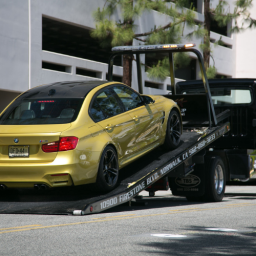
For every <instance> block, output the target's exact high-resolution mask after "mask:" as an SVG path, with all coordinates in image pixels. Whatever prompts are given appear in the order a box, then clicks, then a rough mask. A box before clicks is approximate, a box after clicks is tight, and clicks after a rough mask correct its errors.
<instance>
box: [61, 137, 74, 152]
mask: <svg viewBox="0 0 256 256" xmlns="http://www.w3.org/2000/svg"><path fill="white" fill-rule="evenodd" d="M77 143H78V138H77V137H62V138H60V143H59V151H67V150H72V149H75V148H76V145H77Z"/></svg>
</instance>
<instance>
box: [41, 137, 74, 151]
mask: <svg viewBox="0 0 256 256" xmlns="http://www.w3.org/2000/svg"><path fill="white" fill-rule="evenodd" d="M77 143H78V138H77V137H73V136H71V137H62V138H60V140H59V141H54V142H50V143H47V144H43V145H42V150H43V151H44V152H45V153H50V152H59V151H68V150H73V149H75V148H76V146H77Z"/></svg>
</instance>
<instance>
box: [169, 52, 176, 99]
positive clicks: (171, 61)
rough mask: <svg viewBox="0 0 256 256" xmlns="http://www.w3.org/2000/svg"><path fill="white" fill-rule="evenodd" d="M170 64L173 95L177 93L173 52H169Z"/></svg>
mask: <svg viewBox="0 0 256 256" xmlns="http://www.w3.org/2000/svg"><path fill="white" fill-rule="evenodd" d="M169 64H170V78H171V88H172V95H176V87H175V72H174V61H173V54H172V52H169Z"/></svg>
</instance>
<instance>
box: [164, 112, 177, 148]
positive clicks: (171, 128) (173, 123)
mask: <svg viewBox="0 0 256 256" xmlns="http://www.w3.org/2000/svg"><path fill="white" fill-rule="evenodd" d="M180 136H181V118H180V114H179V112H178V111H177V110H175V109H173V110H172V111H171V113H170V115H169V118H168V121H167V128H166V136H165V141H164V147H165V148H166V149H168V150H172V149H175V148H177V147H178V146H179V144H180Z"/></svg>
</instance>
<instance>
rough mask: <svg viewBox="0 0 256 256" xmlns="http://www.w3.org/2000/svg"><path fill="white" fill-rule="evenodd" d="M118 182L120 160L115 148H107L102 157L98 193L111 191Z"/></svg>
mask: <svg viewBox="0 0 256 256" xmlns="http://www.w3.org/2000/svg"><path fill="white" fill-rule="evenodd" d="M117 180H118V158H117V154H116V151H115V150H114V148H113V147H111V146H107V147H106V148H105V149H104V151H103V153H102V156H101V159H100V165H99V170H98V176H97V181H96V188H97V190H98V191H111V190H112V189H113V188H114V187H115V186H116V184H117Z"/></svg>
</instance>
